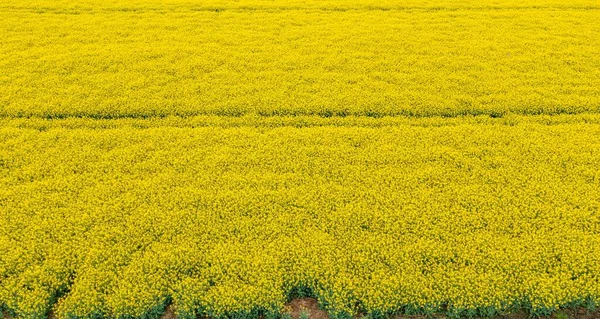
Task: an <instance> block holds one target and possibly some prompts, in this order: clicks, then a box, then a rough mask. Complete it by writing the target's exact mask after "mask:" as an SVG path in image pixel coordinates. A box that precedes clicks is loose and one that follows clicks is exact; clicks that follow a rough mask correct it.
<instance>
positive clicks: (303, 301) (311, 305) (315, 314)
mask: <svg viewBox="0 0 600 319" xmlns="http://www.w3.org/2000/svg"><path fill="white" fill-rule="evenodd" d="M286 306H287V307H288V309H289V314H290V316H291V317H292V318H293V319H299V318H300V314H301V313H302V312H306V313H307V314H308V318H310V319H329V316H328V315H327V312H326V311H325V310H323V309H321V308H319V303H318V302H317V299H315V298H297V299H293V300H292V301H290V302H289V303H288V304H287V305H286Z"/></svg>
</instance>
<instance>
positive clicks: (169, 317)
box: [160, 305, 177, 319]
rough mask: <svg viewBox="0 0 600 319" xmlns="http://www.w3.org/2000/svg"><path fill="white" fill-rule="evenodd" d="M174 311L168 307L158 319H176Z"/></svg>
mask: <svg viewBox="0 0 600 319" xmlns="http://www.w3.org/2000/svg"><path fill="white" fill-rule="evenodd" d="M176 318H177V317H176V316H175V311H173V307H171V306H170V305H169V306H167V308H166V309H165V313H164V314H163V315H162V316H161V317H160V319H176Z"/></svg>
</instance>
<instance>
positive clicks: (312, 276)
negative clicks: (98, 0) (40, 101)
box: [0, 115, 600, 318]
mask: <svg viewBox="0 0 600 319" xmlns="http://www.w3.org/2000/svg"><path fill="white" fill-rule="evenodd" d="M230 120H231V121H232V123H230V125H227V121H229V120H228V119H222V118H221V119H218V118H196V119H187V120H181V119H176V118H165V119H147V120H142V119H123V120H92V119H65V120H42V119H37V120H34V119H30V120H26V119H5V120H2V121H1V122H0V124H1V125H0V207H1V209H0V224H1V225H2V227H1V228H0V256H1V258H0V278H1V279H2V280H1V281H0V302H1V303H2V304H3V305H4V306H5V307H6V308H7V309H9V310H10V311H12V312H14V313H16V314H17V315H18V316H19V317H21V318H41V317H43V316H44V315H45V314H46V312H47V311H49V310H50V309H54V311H55V313H56V314H57V316H58V317H59V318H98V317H102V316H109V317H114V318H130V317H133V318H142V317H144V318H154V316H156V315H157V314H159V313H160V312H161V311H162V309H164V306H165V304H166V303H172V304H173V307H174V308H175V309H176V312H177V314H178V315H179V316H181V317H182V318H192V317H193V316H195V315H210V316H212V317H219V316H222V315H230V316H231V315H235V316H242V317H243V316H258V315H259V314H265V315H267V317H275V316H276V315H277V314H278V313H279V311H281V309H282V307H283V304H284V303H285V302H286V300H287V298H288V297H289V296H290V295H289V294H290V292H293V291H298V290H300V291H308V292H309V293H311V294H314V295H315V296H318V298H319V299H320V301H321V302H322V304H323V305H325V307H326V308H327V309H328V310H329V311H330V313H331V314H332V315H333V316H337V317H339V318H343V317H345V316H348V315H353V314H355V313H356V312H358V311H361V312H366V313H370V314H373V315H376V314H385V313H388V312H394V311H402V312H408V313H417V312H419V313H428V312H437V311H447V312H449V313H455V314H458V315H461V314H466V315H468V314H493V313H496V312H499V311H505V310H509V309H512V308H515V307H526V308H529V309H530V310H531V311H533V312H536V313H543V312H545V311H550V310H552V309H555V308H557V307H562V306H566V305H573V304H579V305H583V304H586V303H587V305H588V306H593V305H595V304H596V303H598V301H599V297H600V262H599V260H598V256H600V212H599V210H598V207H600V170H599V169H598V168H599V167H600V116H598V115H581V116H566V115H565V116H559V117H531V116H512V117H511V118H510V119H506V118H501V119H491V118H489V117H475V118H465V119H462V120H454V121H453V120H452V119H450V120H448V119H442V118H437V119H435V118H431V119H406V118H405V119H400V118H398V119H379V120H378V119H364V118H352V117H347V118H344V119H334V118H330V119H320V120H319V119H315V120H314V121H315V122H314V123H312V124H310V123H311V122H310V119H309V118H301V117H300V118H288V119H287V121H288V122H286V123H283V124H282V125H268V123H269V122H268V121H270V120H271V119H268V118H267V119H261V118H252V117H248V118H244V117H242V118H235V119H230ZM261 121H264V122H261ZM319 121H320V122H319ZM340 121H341V122H340ZM365 121H366V122H365ZM368 121H381V122H382V123H384V124H385V125H381V126H373V125H366V124H369V123H371V124H373V123H374V122H368ZM196 122H201V123H205V124H207V125H206V126H205V127H198V126H197V125H196V124H197V123H196ZM294 122H297V123H300V124H302V123H304V124H305V125H300V127H297V126H298V125H294ZM306 123H309V124H306ZM411 124H413V125H411Z"/></svg>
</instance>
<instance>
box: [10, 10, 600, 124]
mask: <svg viewBox="0 0 600 319" xmlns="http://www.w3.org/2000/svg"><path fill="white" fill-rule="evenodd" d="M336 8H337V9H336ZM598 21H600V3H598V1H597V0H589V1H582V0H578V1H563V0H560V1H559V0H538V1H506V0H502V1H492V0H484V1H480V0H477V1H476V0H469V1H458V0H452V1H450V0H445V1H416V0H408V1H389V0H387V1H375V0H348V1H340V0H325V1H316V0H311V1H307V2H306V3H305V1H299V0H292V1H287V0H286V1H283V0H280V1H264V0H262V1H261V0H243V1H214V0H213V1H200V0H170V1H169V0H167V1H158V0H135V1H100V0H77V1H66V0H61V1H55V0H52V1H50V0H29V1H22V0H18V1H15V0H4V1H3V4H2V5H0V34H2V35H3V36H2V38H1V39H0V41H1V42H0V44H1V48H2V49H1V51H0V61H2V62H1V63H0V74H1V76H0V106H1V107H0V115H5V116H6V115H9V116H31V115H34V116H47V117H64V116H93V117H110V118H115V117H140V116H155V115H161V116H162V115H201V114H213V115H239V114H246V113H257V114H263V115H281V114H288V115H300V114H304V115H309V114H318V115H323V116H330V115H348V114H354V115H368V116H381V115H417V116H430V115H444V116H456V115H463V114H471V115H476V114H492V115H502V114H506V113H507V112H513V113H523V114H558V113H581V112H596V111H599V110H600V94H598V89H597V88H598V87H600V71H599V70H600V31H599V30H600V29H599V24H600V23H599V22H598Z"/></svg>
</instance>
